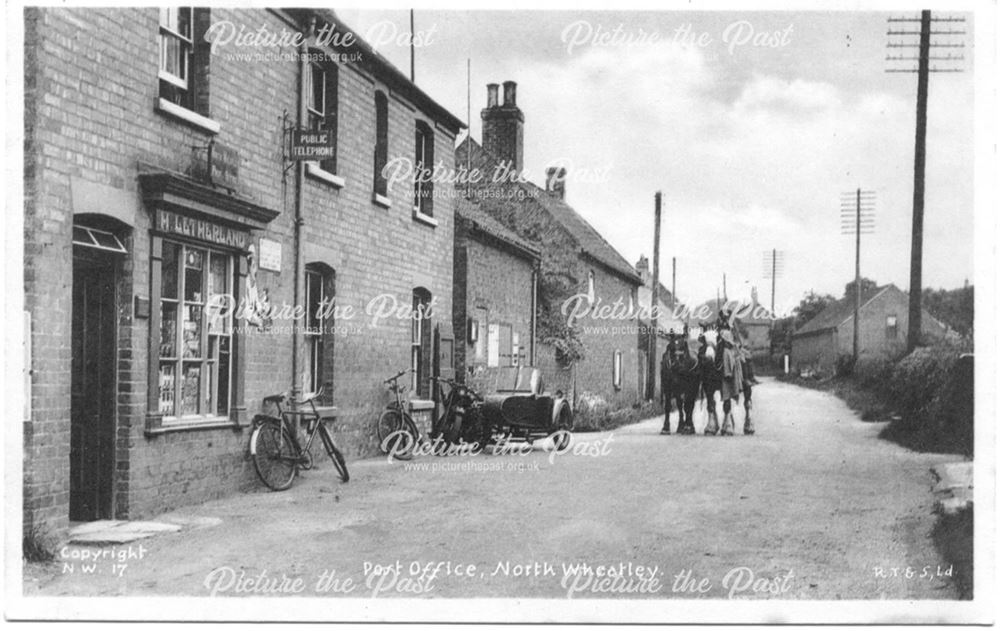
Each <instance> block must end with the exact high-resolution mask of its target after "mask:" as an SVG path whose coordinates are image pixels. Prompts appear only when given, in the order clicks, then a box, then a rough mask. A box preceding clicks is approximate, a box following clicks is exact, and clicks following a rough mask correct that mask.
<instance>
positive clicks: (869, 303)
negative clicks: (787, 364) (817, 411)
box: [791, 283, 947, 374]
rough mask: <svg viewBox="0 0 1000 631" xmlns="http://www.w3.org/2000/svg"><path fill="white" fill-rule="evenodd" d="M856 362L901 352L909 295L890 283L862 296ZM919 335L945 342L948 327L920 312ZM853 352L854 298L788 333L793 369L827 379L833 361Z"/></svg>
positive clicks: (904, 345) (836, 304)
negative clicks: (859, 358) (792, 332)
mask: <svg viewBox="0 0 1000 631" xmlns="http://www.w3.org/2000/svg"><path fill="white" fill-rule="evenodd" d="M858 313H859V315H860V327H859V329H860V330H859V342H860V343H859V347H858V352H859V354H860V356H861V357H865V356H870V357H893V356H896V355H899V354H901V353H903V352H904V351H905V349H906V331H907V328H906V327H907V322H909V296H908V294H907V293H906V292H904V291H902V290H900V289H899V288H897V287H896V286H895V285H893V284H891V283H890V284H888V285H883V286H881V287H873V288H871V289H869V290H868V291H866V292H863V294H862V296H861V307H860V309H859V312H858ZM921 319H922V322H921V326H922V331H923V335H924V336H926V337H928V338H936V337H944V336H945V334H946V330H947V327H945V325H944V324H942V323H941V322H939V321H938V320H936V319H935V318H934V317H933V316H932V315H931V314H929V313H928V312H927V310H926V309H925V310H924V311H923V315H922V316H921ZM853 352H854V298H853V297H847V298H842V299H840V300H838V301H836V302H834V303H833V304H831V305H830V306H828V307H827V308H826V309H824V310H823V311H821V312H820V313H819V314H817V315H816V316H815V317H814V318H813V319H812V320H809V321H808V322H806V323H805V324H804V325H803V326H802V327H801V328H800V329H799V330H797V331H796V332H795V333H794V334H792V356H791V364H792V366H793V367H794V368H795V369H797V370H805V369H812V370H819V371H822V372H824V373H827V374H830V373H832V372H833V371H834V369H835V368H836V363H837V358H838V357H840V356H841V355H851V354H852V353H853Z"/></svg>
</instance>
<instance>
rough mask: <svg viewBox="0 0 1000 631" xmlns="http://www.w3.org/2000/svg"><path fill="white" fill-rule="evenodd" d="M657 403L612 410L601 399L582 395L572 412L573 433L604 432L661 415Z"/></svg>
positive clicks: (651, 402)
mask: <svg viewBox="0 0 1000 631" xmlns="http://www.w3.org/2000/svg"><path fill="white" fill-rule="evenodd" d="M661 413H662V410H661V409H660V405H659V403H657V402H655V401H648V402H645V403H641V404H639V403H637V404H635V405H632V406H630V407H624V408H620V409H617V410H613V409H612V408H611V405H610V404H609V403H608V402H607V401H606V400H604V398H603V397H601V396H600V395H596V394H586V393H584V394H582V395H580V398H579V399H577V402H576V408H575V409H574V410H573V431H575V432H604V431H607V430H609V429H615V428H616V427H622V426H624V425H630V424H632V423H637V422H639V421H641V420H644V419H647V418H650V417H653V416H656V415H658V414H661Z"/></svg>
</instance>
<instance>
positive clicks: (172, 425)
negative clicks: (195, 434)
mask: <svg viewBox="0 0 1000 631" xmlns="http://www.w3.org/2000/svg"><path fill="white" fill-rule="evenodd" d="M244 427H245V426H244V425H239V424H237V423H234V422H233V421H232V419H230V418H228V417H225V416H213V417H210V418H204V419H198V420H194V419H183V418H182V419H176V420H164V421H163V422H162V423H161V424H160V426H159V427H156V428H147V429H146V430H145V433H146V436H159V435H161V434H170V433H173V432H191V431H198V430H205V429H243V428H244Z"/></svg>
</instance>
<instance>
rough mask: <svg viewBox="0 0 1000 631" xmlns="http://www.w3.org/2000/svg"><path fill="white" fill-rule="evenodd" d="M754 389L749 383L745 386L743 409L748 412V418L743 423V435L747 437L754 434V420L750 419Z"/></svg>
mask: <svg viewBox="0 0 1000 631" xmlns="http://www.w3.org/2000/svg"><path fill="white" fill-rule="evenodd" d="M752 396H753V387H752V386H751V385H750V384H749V383H747V384H744V386H743V409H744V410H746V418H745V419H744V421H743V433H744V434H746V435H747V436H749V435H751V434H753V433H754V431H756V430H755V428H754V426H753V419H752V418H750V409H751V408H752V407H753V400H752V399H751V397H752Z"/></svg>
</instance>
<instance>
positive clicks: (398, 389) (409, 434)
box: [375, 369, 420, 460]
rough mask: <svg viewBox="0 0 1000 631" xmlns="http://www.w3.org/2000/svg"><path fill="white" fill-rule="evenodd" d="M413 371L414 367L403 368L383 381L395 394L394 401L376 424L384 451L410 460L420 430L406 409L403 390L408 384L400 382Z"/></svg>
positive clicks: (397, 457) (398, 457)
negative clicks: (404, 384) (400, 379)
mask: <svg viewBox="0 0 1000 631" xmlns="http://www.w3.org/2000/svg"><path fill="white" fill-rule="evenodd" d="M411 372H413V370H412V369H409V370H403V371H401V372H399V373H396V374H395V375H393V376H392V377H389V378H388V379H386V380H385V381H384V382H383V383H385V385H386V386H388V388H389V392H391V393H392V394H393V397H394V398H395V400H394V401H390V402H389V404H388V405H387V406H386V408H385V410H383V411H382V414H381V415H379V417H378V422H377V423H376V425H375V433H376V435H377V436H378V445H379V448H380V449H381V450H382V453H386V454H392V455H393V457H394V458H396V459H397V460H410V459H412V458H413V450H414V448H415V447H416V446H417V442H418V441H419V440H420V430H418V429H417V424H416V423H414V422H413V417H412V416H410V414H409V412H407V411H406V405H405V404H406V401H405V400H404V399H403V396H402V394H403V392H405V391H406V386H403V385H402V384H400V383H399V378H400V377H402V376H403V375H406V374H409V373H411Z"/></svg>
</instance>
